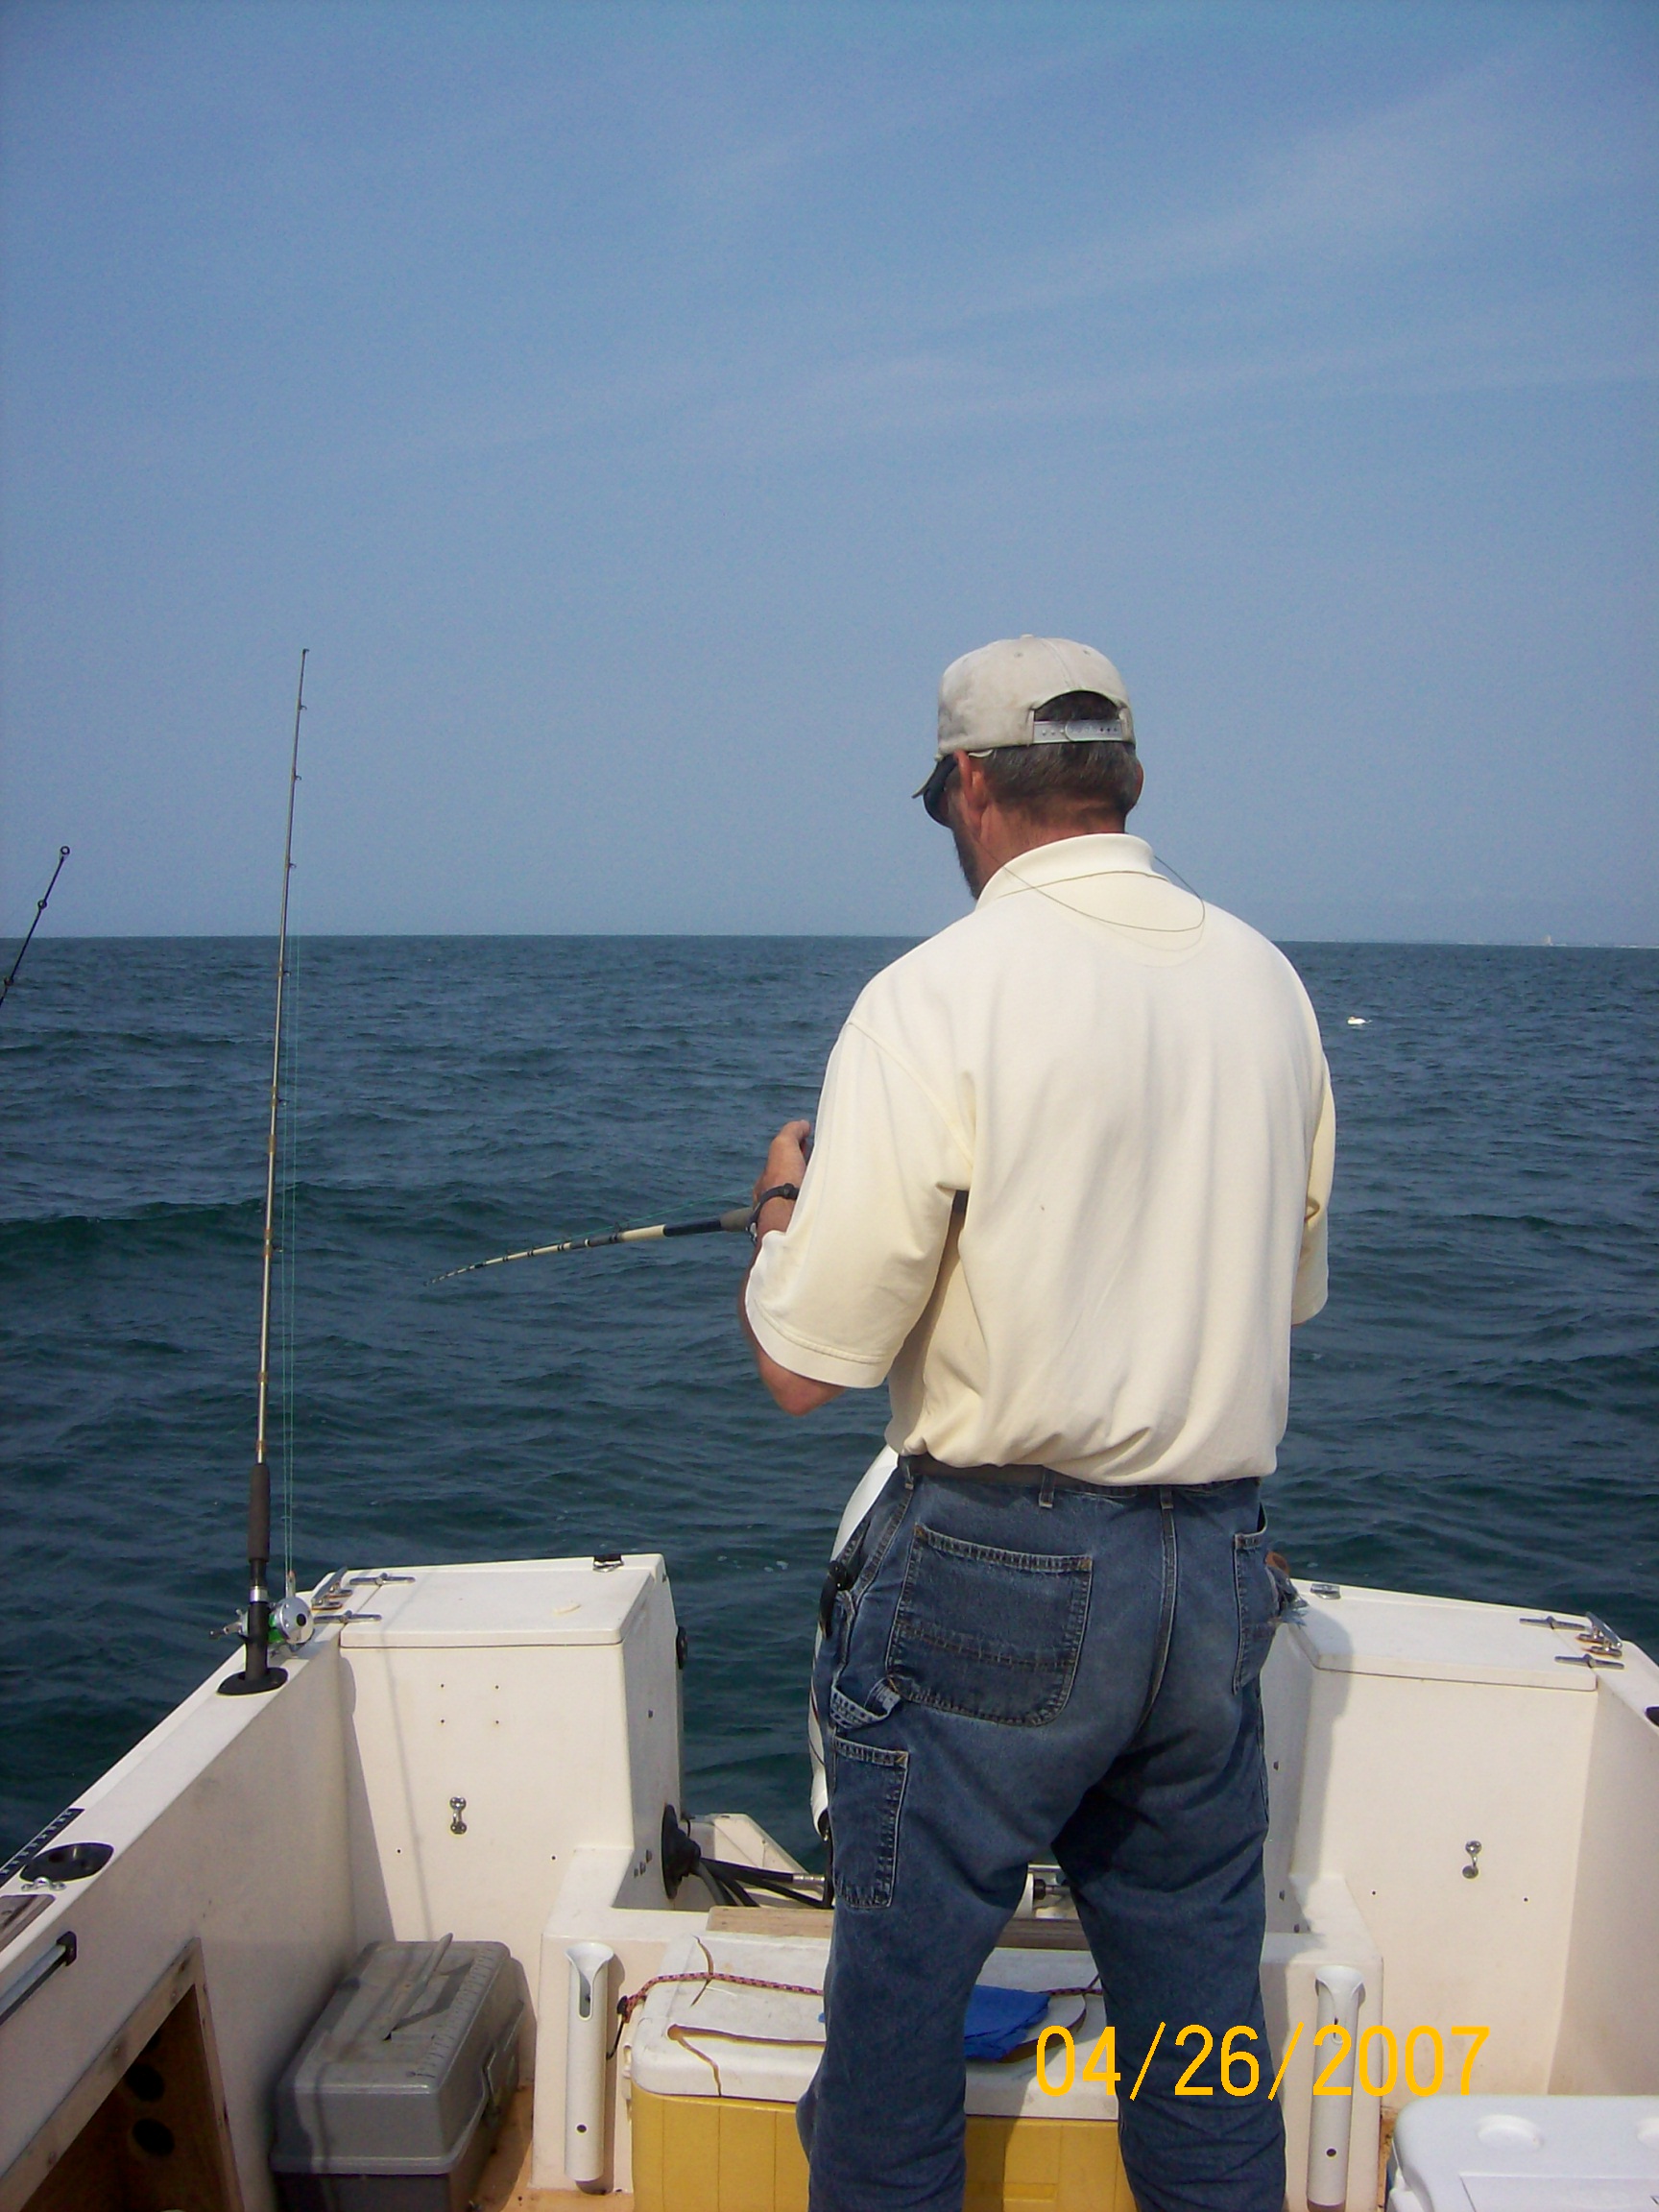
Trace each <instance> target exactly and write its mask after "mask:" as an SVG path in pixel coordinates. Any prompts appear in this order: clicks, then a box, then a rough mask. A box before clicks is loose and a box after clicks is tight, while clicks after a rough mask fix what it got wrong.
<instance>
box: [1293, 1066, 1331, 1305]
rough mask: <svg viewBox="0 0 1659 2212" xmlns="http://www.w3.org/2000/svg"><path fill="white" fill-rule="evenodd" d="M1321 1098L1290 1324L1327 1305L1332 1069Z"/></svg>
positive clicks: (1325, 1075)
mask: <svg viewBox="0 0 1659 2212" xmlns="http://www.w3.org/2000/svg"><path fill="white" fill-rule="evenodd" d="M1324 1084H1325V1087H1324V1091H1323V1093H1322V1094H1321V1096H1320V1100H1319V1122H1318V1126H1317V1128H1316V1129H1315V1130H1314V1133H1313V1145H1312V1157H1311V1158H1310V1161H1309V1164H1308V1196H1307V1201H1306V1203H1305V1205H1304V1208H1303V1219H1302V1253H1301V1257H1300V1259H1299V1261H1298V1262H1297V1267H1296V1288H1295V1291H1294V1293H1293V1295H1292V1299H1291V1305H1290V1326H1291V1327H1292V1328H1293V1329H1295V1328H1299V1327H1300V1326H1301V1324H1302V1323H1303V1322H1304V1321H1311V1320H1312V1318H1313V1316H1314V1314H1315V1313H1317V1312H1319V1311H1320V1310H1321V1309H1322V1308H1323V1307H1324V1304H1325V1299H1326V1295H1327V1290H1328V1276H1327V1262H1326V1229H1327V1224H1328V1220H1329V1215H1330V1207H1331V1183H1332V1178H1333V1176H1334V1172H1335V1166H1336V1105H1335V1101H1334V1098H1333V1097H1332V1095H1331V1070H1329V1068H1327V1069H1326V1070H1325V1071H1324Z"/></svg>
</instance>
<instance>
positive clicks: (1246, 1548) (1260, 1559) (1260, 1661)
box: [1233, 1523, 1279, 1693]
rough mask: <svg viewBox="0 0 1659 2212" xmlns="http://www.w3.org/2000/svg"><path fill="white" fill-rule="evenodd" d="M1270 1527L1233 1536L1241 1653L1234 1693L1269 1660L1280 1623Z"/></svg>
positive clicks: (1234, 1669)
mask: <svg viewBox="0 0 1659 2212" xmlns="http://www.w3.org/2000/svg"><path fill="white" fill-rule="evenodd" d="M1266 1549H1267V1528H1266V1524H1265V1523H1263V1524H1262V1527H1260V1528H1251V1529H1248V1530H1246V1531H1245V1532H1244V1533H1243V1534H1241V1535H1238V1536H1235V1537H1234V1539H1233V1589H1234V1594H1235V1596H1236V1597H1237V1599H1238V1659H1237V1661H1236V1662H1235V1664H1234V1668H1233V1688H1234V1691H1235V1693H1237V1692H1238V1691H1240V1690H1244V1689H1247V1688H1248V1687H1249V1685H1250V1684H1251V1683H1252V1682H1254V1681H1255V1679H1256V1677H1257V1675H1258V1674H1260V1673H1261V1671H1262V1668H1263V1666H1265V1664H1266V1661H1267V1652H1268V1647H1270V1646H1271V1644H1272V1642H1273V1631H1274V1629H1275V1628H1277V1627H1278V1625H1279V1586H1278V1583H1277V1582H1276V1581H1275V1579H1274V1576H1273V1571H1272V1569H1271V1568H1270V1567H1269V1566H1268V1564H1267V1559H1266Z"/></svg>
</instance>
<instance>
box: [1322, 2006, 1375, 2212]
mask: <svg viewBox="0 0 1659 2212" xmlns="http://www.w3.org/2000/svg"><path fill="white" fill-rule="evenodd" d="M1313 1987H1314V1990H1315V1992H1316V1993H1317V1996H1318V2000H1319V2018H1318V2023H1317V2029H1318V2033H1323V2032H1324V2031H1325V2030H1326V2029H1327V2028H1341V2029H1343V2030H1345V2031H1346V2032H1347V2036H1348V2049H1347V2051H1346V2053H1345V2054H1344V2056H1343V2058H1342V2062H1341V2064H1340V2065H1338V2066H1322V2065H1321V2064H1320V2061H1319V2056H1318V2053H1319V2043H1318V2033H1316V2034H1315V2037H1314V2044H1313V2051H1314V2058H1313V2077H1314V2080H1318V2079H1319V2078H1320V2076H1321V2075H1324V2076H1326V2077H1327V2080H1328V2087H1327V2089H1326V2093H1325V2094H1324V2096H1322V2097H1313V2098H1310V2100H1309V2112H1308V2212H1343V2207H1344V2206H1345V2205H1346V2204H1347V2201H1348V2147H1349V2145H1350V2143H1351V2142H1352V2141H1353V2136H1354V2069H1355V2063H1356V2054H1357V2049H1358V2041H1359V2008H1360V2006H1361V2005H1362V2004H1363V2003H1364V2002H1365V1979H1364V1976H1363V1975H1361V1974H1360V1973H1358V1971H1357V1970H1356V1969H1355V1968H1354V1967H1352V1966H1320V1967H1317V1968H1316V1969H1315V1970H1314V1975H1313ZM1333 2092H1334V2094H1333ZM1368 2201H1369V2200H1368Z"/></svg>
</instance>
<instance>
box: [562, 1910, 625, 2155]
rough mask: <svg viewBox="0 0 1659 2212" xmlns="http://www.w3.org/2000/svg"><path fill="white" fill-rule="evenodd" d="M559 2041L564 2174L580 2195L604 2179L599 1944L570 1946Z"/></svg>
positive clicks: (602, 1961) (602, 1957) (606, 2034)
mask: <svg viewBox="0 0 1659 2212" xmlns="http://www.w3.org/2000/svg"><path fill="white" fill-rule="evenodd" d="M565 1958H566V1959H567V1960H569V1961H570V1984H569V1988H570V1995H569V2011H568V2016H567V2026H566V2030H565V2173H566V2174H568V2175H569V2176H570V2178H571V2180H572V2181H574V2182H575V2183H576V2185H577V2187H578V2188H580V2189H589V2190H591V2189H597V2188H598V2187H600V2186H601V2184H602V2183H603V2181H604V2179H605V2075H606V2064H605V2046H606V2044H607V2042H608V2041H609V2039H610V2033H611V1969H612V1967H613V1965H614V1964H615V1960H616V1954H615V1952H614V1951H613V1950H612V1949H611V1948H610V1946H609V1945H608V1944H604V1943H572V1944H570V1945H569V1946H568V1948H567V1949H566V1950H565Z"/></svg>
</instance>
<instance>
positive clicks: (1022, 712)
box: [916, 637, 1135, 822]
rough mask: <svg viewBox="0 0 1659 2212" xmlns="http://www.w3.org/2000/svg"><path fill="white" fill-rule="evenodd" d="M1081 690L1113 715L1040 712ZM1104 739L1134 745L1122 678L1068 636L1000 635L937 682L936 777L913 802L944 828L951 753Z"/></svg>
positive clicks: (1089, 648)
mask: <svg viewBox="0 0 1659 2212" xmlns="http://www.w3.org/2000/svg"><path fill="white" fill-rule="evenodd" d="M1078 691H1082V692H1088V693H1093V694H1095V695H1097V696H1098V697H1100V698H1103V699H1105V700H1106V701H1108V702H1109V704H1110V706H1111V708H1112V709H1113V712H1112V714H1111V715H1110V717H1109V718H1107V719H1105V720H1101V719H1094V718H1091V719H1085V718H1082V717H1080V716H1077V715H1075V714H1068V715H1066V716H1065V717H1061V716H1056V717H1054V718H1053V719H1052V720H1046V719H1045V718H1044V714H1043V709H1044V708H1045V707H1046V706H1048V705H1049V704H1050V703H1052V702H1054V701H1057V700H1060V699H1064V698H1067V697H1068V696H1069V695H1070V694H1071V693H1073V692H1078ZM1108 739H1116V740H1117V741H1118V743H1119V744H1123V745H1131V746H1132V745H1133V744H1134V742H1135V717H1134V715H1133V714H1132V713H1131V712H1130V709H1129V693H1128V691H1127V690H1126V689H1125V688H1124V684H1123V679H1122V677H1121V676H1119V675H1118V671H1117V669H1116V668H1114V667H1113V665H1112V663H1111V661H1108V660H1107V658H1106V656H1105V654H1104V653H1096V652H1095V650H1094V646H1093V645H1079V644H1078V643H1077V642H1076V641H1075V639H1073V638H1070V637H998V639H997V640H996V641H995V643H993V644H990V645H981V646H979V647H978V648H977V650H976V651H974V652H973V653H964V654H963V656H962V658H961V659H960V660H959V661H951V663H950V667H949V668H947V669H946V671H945V673H944V675H943V676H942V677H941V678H940V679H939V745H938V752H937V757H936V761H935V766H934V769H933V773H932V775H931V776H929V777H928V779H927V781H926V783H924V784H923V786H922V788H921V790H920V791H919V792H918V793H917V794H916V796H917V797H918V798H919V799H920V800H921V801H922V802H923V804H924V805H926V809H927V811H928V813H929V814H931V815H932V817H933V819H934V821H936V822H943V821H944V820H945V811H944V807H945V788H946V785H947V784H948V782H949V781H950V770H949V768H948V767H947V766H946V763H947V762H948V761H949V760H950V757H951V756H952V755H953V754H956V753H994V752H998V751H999V750H1000V749H1001V748H1002V747H1003V746H1005V745H1062V744H1072V745H1080V744H1089V743H1092V742H1093V743H1098V742H1100V741H1102V740H1108Z"/></svg>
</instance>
